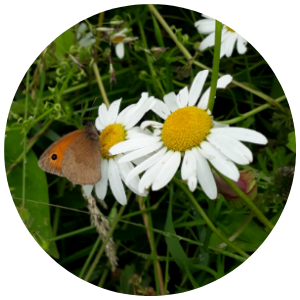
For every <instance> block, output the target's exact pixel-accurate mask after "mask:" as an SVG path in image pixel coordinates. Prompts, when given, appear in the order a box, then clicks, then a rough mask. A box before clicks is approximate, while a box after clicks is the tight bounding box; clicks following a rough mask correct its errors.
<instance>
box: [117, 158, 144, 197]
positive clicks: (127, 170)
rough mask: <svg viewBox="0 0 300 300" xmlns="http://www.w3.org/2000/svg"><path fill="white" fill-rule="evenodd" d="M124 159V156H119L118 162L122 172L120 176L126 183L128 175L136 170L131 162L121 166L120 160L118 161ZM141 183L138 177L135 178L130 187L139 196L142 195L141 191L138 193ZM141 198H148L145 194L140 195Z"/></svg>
mask: <svg viewBox="0 0 300 300" xmlns="http://www.w3.org/2000/svg"><path fill="white" fill-rule="evenodd" d="M121 158H122V154H120V155H118V158H117V159H116V160H117V162H118V167H119V170H120V175H121V178H122V180H123V182H125V181H126V177H127V176H128V174H129V173H130V171H132V170H133V169H134V166H133V165H132V163H131V162H127V163H124V164H119V160H118V159H121ZM139 183H140V178H139V177H138V176H136V177H135V178H133V179H132V180H131V181H130V183H129V185H128V187H129V188H130V189H131V190H132V191H133V192H134V193H135V194H137V195H140V193H139V191H138V186H139ZM140 196H146V195H145V194H143V195H140Z"/></svg>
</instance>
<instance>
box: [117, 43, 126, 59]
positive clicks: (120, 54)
mask: <svg viewBox="0 0 300 300" xmlns="http://www.w3.org/2000/svg"><path fill="white" fill-rule="evenodd" d="M124 54H125V49H124V44H123V43H119V44H117V45H116V55H117V56H118V57H119V59H122V58H123V57H124Z"/></svg>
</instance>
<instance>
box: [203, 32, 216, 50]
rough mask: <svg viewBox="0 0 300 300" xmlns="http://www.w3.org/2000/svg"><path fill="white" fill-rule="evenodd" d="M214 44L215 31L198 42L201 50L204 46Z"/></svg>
mask: <svg viewBox="0 0 300 300" xmlns="http://www.w3.org/2000/svg"><path fill="white" fill-rule="evenodd" d="M214 44H215V32H213V33H211V34H210V35H208V36H207V37H206V38H205V39H204V40H203V41H202V42H201V44H200V47H199V50H200V51H203V50H205V49H206V48H209V47H212V46H213V45H214Z"/></svg>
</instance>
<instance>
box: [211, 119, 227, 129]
mask: <svg viewBox="0 0 300 300" xmlns="http://www.w3.org/2000/svg"><path fill="white" fill-rule="evenodd" d="M212 123H213V128H224V127H229V125H228V124H222V123H219V122H216V121H214V120H213V121H212Z"/></svg>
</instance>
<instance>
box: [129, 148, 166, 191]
mask: <svg viewBox="0 0 300 300" xmlns="http://www.w3.org/2000/svg"><path fill="white" fill-rule="evenodd" d="M166 151H167V148H166V147H164V148H162V149H161V150H159V151H158V152H157V153H155V154H153V155H152V156H151V157H149V158H148V159H146V160H145V161H143V162H142V163H141V164H139V165H137V166H136V167H135V168H134V169H133V170H132V171H131V172H130V173H129V174H128V176H127V178H126V184H127V185H128V184H129V182H130V181H131V180H132V178H134V177H135V176H137V175H138V174H140V173H142V172H144V171H145V170H147V169H148V168H150V167H151V166H153V165H154V164H155V163H156V162H157V161H158V160H159V159H160V158H161V157H162V156H163V155H164V154H165V153H166Z"/></svg>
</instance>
